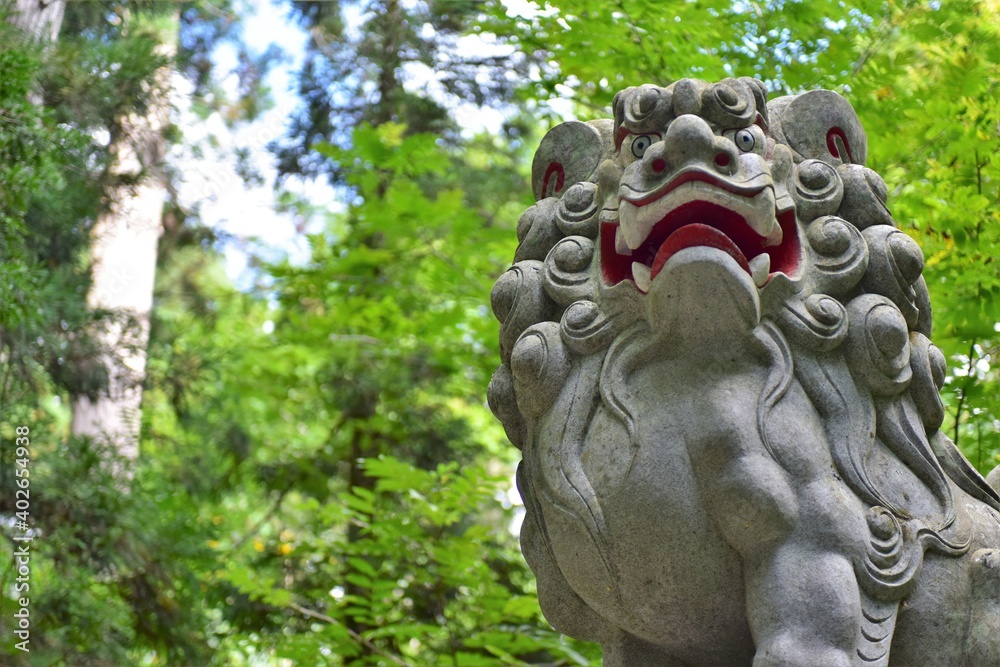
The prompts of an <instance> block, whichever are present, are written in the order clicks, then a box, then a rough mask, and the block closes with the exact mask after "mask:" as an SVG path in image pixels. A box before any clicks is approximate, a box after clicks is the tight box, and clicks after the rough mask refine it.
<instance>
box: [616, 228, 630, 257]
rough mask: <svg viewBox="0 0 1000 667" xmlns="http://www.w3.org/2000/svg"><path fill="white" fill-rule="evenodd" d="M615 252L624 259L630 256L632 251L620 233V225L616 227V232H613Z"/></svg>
mask: <svg viewBox="0 0 1000 667" xmlns="http://www.w3.org/2000/svg"><path fill="white" fill-rule="evenodd" d="M615 252H617V253H618V254H619V255H625V256H626V257H628V256H629V255H631V254H632V249H631V248H629V247H628V242H627V241H626V240H625V234H624V233H622V227H621V225H619V226H618V231H616V232H615Z"/></svg>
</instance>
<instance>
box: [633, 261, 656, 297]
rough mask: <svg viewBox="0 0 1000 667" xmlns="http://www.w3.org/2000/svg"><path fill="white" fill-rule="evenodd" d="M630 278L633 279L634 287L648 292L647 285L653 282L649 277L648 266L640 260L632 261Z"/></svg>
mask: <svg viewBox="0 0 1000 667" xmlns="http://www.w3.org/2000/svg"><path fill="white" fill-rule="evenodd" d="M632 280H634V281H635V286H636V287H638V288H639V289H641V290H642V291H643V292H648V291H649V285H650V283H652V282H653V281H652V279H651V278H650V277H649V267H648V266H646V265H645V264H642V263H641V262H632Z"/></svg>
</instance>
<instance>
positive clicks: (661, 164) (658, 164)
mask: <svg viewBox="0 0 1000 667" xmlns="http://www.w3.org/2000/svg"><path fill="white" fill-rule="evenodd" d="M651 166H652V167H653V171H655V172H656V173H657V174H659V173H660V172H662V171H663V170H664V169H666V168H667V161H666V160H664V159H663V158H661V157H658V158H656V159H655V160H653V164H652V165H651Z"/></svg>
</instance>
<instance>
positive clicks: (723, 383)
mask: <svg viewBox="0 0 1000 667" xmlns="http://www.w3.org/2000/svg"><path fill="white" fill-rule="evenodd" d="M766 97H767V91H766V89H765V88H764V86H763V84H761V83H760V82H759V81H755V80H752V79H727V80H725V81H722V82H719V83H706V82H702V81H695V80H690V79H685V80H682V81H678V82H676V83H674V84H672V85H671V86H669V87H666V88H660V87H657V86H652V85H644V86H640V87H636V88H628V89H626V90H624V91H622V92H621V93H619V94H618V95H617V96H616V97H615V101H614V105H613V106H614V116H615V117H614V119H613V120H605V121H597V122H592V123H589V124H586V123H578V122H572V123H568V124H565V125H561V126H559V127H556V128H555V129H553V130H552V131H551V132H550V133H549V135H548V136H546V137H545V139H544V140H543V141H542V145H541V147H540V148H539V150H538V153H537V155H536V157H535V162H534V165H533V171H534V173H533V188H534V191H535V196H536V199H538V203H537V204H536V205H534V206H533V207H531V208H530V209H528V211H527V212H526V213H525V214H524V216H523V217H522V219H521V221H520V223H519V225H518V239H519V240H520V241H521V247H520V248H519V249H518V251H517V255H516V256H515V262H516V263H515V265H514V266H513V267H512V268H511V269H510V271H509V272H508V273H506V274H505V275H503V276H502V277H501V278H500V279H499V280H498V281H497V283H496V286H495V287H494V290H493V295H492V303H493V309H494V312H495V313H496V315H497V317H498V318H499V319H500V321H501V333H500V343H501V344H500V351H501V357H502V359H501V360H502V365H501V366H500V368H499V369H498V370H497V372H496V375H495V376H494V379H493V381H492V382H491V384H490V388H489V401H490V405H491V407H492V408H493V411H494V413H495V414H496V415H497V416H498V417H499V418H500V419H501V420H502V422H503V424H504V427H505V428H506V430H507V433H508V435H509V436H510V439H511V441H512V442H513V443H514V444H515V445H517V446H518V447H519V448H521V450H522V454H523V461H522V462H521V464H520V466H519V469H518V487H519V489H520V491H521V495H522V497H523V498H524V502H525V508H526V511H527V516H526V519H525V522H524V527H523V530H522V534H521V544H522V548H523V551H524V555H525V557H526V559H527V560H528V563H529V565H531V567H532V569H533V570H534V572H535V574H536V576H537V577H538V591H539V599H540V601H541V604H542V609H543V611H544V613H545V615H546V617H547V618H548V619H549V621H550V622H551V623H552V624H553V626H554V627H555V628H557V629H558V630H560V631H562V632H564V633H566V634H569V635H572V636H574V637H578V638H580V639H583V640H588V641H595V642H600V643H601V644H602V645H603V649H604V664H605V665H607V666H608V667H626V666H627V667H644V666H647V665H648V666H672V665H692V666H693V665H712V666H718V665H753V666H754V667H764V666H771V665H774V666H777V665H782V666H802V667H816V666H828V667H835V666H841V665H842V666H845V667H846V666H848V665H866V666H869V665H870V666H882V665H920V666H922V667H925V666H932V665H941V666H945V665H947V666H955V665H967V666H969V667H973V666H975V667H987V666H991V665H992V666H1000V495H998V493H997V487H998V486H1000V472H998V471H994V472H993V473H992V474H991V475H990V476H989V483H988V482H987V481H986V480H984V479H983V478H982V477H981V476H980V475H979V474H978V473H977V472H976V471H975V470H974V469H973V468H972V466H971V465H970V464H969V463H968V462H967V461H966V460H965V459H964V458H963V457H962V455H961V454H960V453H959V452H958V450H957V449H956V448H955V446H954V445H953V444H952V443H951V441H950V440H949V439H948V438H947V436H946V435H945V434H944V433H943V432H941V431H940V430H939V428H940V426H941V422H942V418H943V408H942V405H941V401H940V398H939V394H938V393H939V390H940V388H941V384H942V382H943V378H944V374H945V359H944V356H943V355H942V354H941V352H940V351H939V350H938V349H937V348H936V347H935V346H934V345H933V343H932V342H931V313H930V305H929V301H928V299H927V289H926V285H925V284H924V281H923V278H922V277H921V271H922V269H923V257H922V254H921V251H920V248H919V247H917V245H916V244H915V243H914V242H913V241H912V240H911V239H910V238H909V237H908V236H906V235H905V234H904V233H902V232H901V231H899V230H898V229H896V227H895V224H894V222H893V219H892V216H891V213H890V210H889V208H888V207H887V202H886V188H885V184H884V183H883V182H882V179H881V178H879V176H878V174H876V173H875V172H873V171H871V170H870V169H867V168H866V167H864V160H865V155H866V152H867V138H866V136H865V133H864V129H863V128H862V126H861V123H860V122H859V120H858V117H857V115H856V114H855V112H854V110H853V109H852V108H851V106H850V104H849V103H848V102H847V101H846V100H845V99H843V98H842V97H840V96H839V95H837V94H835V93H832V92H829V91H813V92H810V93H805V94H803V95H799V96H796V97H781V98H778V99H775V100H771V101H770V102H768V103H765V100H766Z"/></svg>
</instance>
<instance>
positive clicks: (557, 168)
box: [542, 162, 566, 199]
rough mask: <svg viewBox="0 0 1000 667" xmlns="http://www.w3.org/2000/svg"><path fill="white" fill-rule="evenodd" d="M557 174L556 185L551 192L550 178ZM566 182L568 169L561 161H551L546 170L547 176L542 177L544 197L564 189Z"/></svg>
mask: <svg viewBox="0 0 1000 667" xmlns="http://www.w3.org/2000/svg"><path fill="white" fill-rule="evenodd" d="M553 174H555V176H556V187H555V188H554V189H553V190H552V192H549V179H550V178H552V175H553ZM565 184H566V170H565V169H563V166H562V163H561V162H550V163H549V166H548V168H547V169H546V170H545V176H543V177H542V199H544V198H545V197H552V196H554V195H555V194H556V193H557V192H559V191H560V190H562V187H563V185H565Z"/></svg>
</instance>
